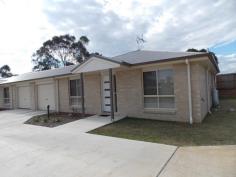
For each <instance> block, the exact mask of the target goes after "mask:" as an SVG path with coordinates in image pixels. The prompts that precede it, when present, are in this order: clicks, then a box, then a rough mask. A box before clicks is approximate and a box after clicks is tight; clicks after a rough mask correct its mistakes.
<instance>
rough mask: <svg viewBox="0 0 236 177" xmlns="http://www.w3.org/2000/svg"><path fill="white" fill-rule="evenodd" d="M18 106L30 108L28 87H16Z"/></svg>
mask: <svg viewBox="0 0 236 177" xmlns="http://www.w3.org/2000/svg"><path fill="white" fill-rule="evenodd" d="M18 100H19V101H18V104H19V105H18V107H19V108H24V109H30V108H31V98H30V87H29V86H24V87H18Z"/></svg>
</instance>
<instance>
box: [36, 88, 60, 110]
mask: <svg viewBox="0 0 236 177" xmlns="http://www.w3.org/2000/svg"><path fill="white" fill-rule="evenodd" d="M47 105H50V110H55V108H56V107H55V93H54V85H53V84H44V85H38V109H39V110H47Z"/></svg>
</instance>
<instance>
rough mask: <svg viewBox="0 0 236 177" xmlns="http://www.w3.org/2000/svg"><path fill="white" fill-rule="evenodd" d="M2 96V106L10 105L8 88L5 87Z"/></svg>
mask: <svg viewBox="0 0 236 177" xmlns="http://www.w3.org/2000/svg"><path fill="white" fill-rule="evenodd" d="M3 96H4V104H8V103H10V93H9V87H5V88H4V89H3Z"/></svg>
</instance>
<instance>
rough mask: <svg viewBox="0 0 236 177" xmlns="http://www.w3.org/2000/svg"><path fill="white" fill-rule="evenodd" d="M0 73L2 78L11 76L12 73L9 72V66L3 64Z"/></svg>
mask: <svg viewBox="0 0 236 177" xmlns="http://www.w3.org/2000/svg"><path fill="white" fill-rule="evenodd" d="M0 75H1V77H4V78H7V77H11V76H13V74H12V73H11V68H10V67H9V66H8V65H3V66H2V67H1V68H0Z"/></svg>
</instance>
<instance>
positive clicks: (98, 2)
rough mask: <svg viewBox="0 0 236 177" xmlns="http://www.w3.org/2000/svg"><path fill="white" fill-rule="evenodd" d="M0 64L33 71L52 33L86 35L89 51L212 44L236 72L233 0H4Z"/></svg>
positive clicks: (224, 67)
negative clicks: (139, 42) (39, 51)
mask: <svg viewBox="0 0 236 177" xmlns="http://www.w3.org/2000/svg"><path fill="white" fill-rule="evenodd" d="M0 24H1V25H0V66H1V65H3V64H8V65H9V66H10V67H11V68H12V72H14V73H18V74H19V73H24V72H29V71H31V69H32V63H31V55H32V53H33V52H34V51H35V50H36V49H37V48H39V47H40V46H41V45H42V43H43V42H44V41H45V40H47V39H50V38H51V37H52V36H54V35H61V34H67V33H68V34H72V35H75V36H76V37H79V36H81V35H86V36H88V38H89V39H90V44H89V46H88V48H89V51H90V52H95V51H96V52H99V53H102V54H103V55H104V56H108V57H109V56H114V55H118V54H121V53H124V52H128V51H131V50H136V49H137V45H136V36H137V35H141V34H143V35H144V38H145V40H146V41H147V43H145V45H144V49H146V50H165V51H166V50H168V51H185V50H186V49H188V48H199V49H200V48H209V49H210V50H212V51H214V52H216V54H217V56H218V57H219V60H220V69H221V70H222V72H236V1H235V0H208V1H207V0H176V1H175V0H172V1H170V0H0Z"/></svg>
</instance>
